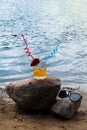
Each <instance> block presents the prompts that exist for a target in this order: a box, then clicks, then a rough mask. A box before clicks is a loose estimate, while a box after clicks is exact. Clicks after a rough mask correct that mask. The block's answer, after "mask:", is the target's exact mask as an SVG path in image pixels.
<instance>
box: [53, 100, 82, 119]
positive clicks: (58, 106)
mask: <svg viewBox="0 0 87 130" xmlns="http://www.w3.org/2000/svg"><path fill="white" fill-rule="evenodd" d="M80 104H81V100H79V101H78V102H72V101H71V100H70V99H69V98H60V99H58V100H57V102H56V103H55V104H54V105H53V106H52V108H51V110H52V112H53V113H55V114H56V115H58V116H60V117H64V118H67V119H70V118H71V117H72V116H73V115H74V114H75V112H76V111H77V110H78V108H79V107H80Z"/></svg>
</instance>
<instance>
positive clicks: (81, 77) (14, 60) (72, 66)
mask: <svg viewBox="0 0 87 130" xmlns="http://www.w3.org/2000/svg"><path fill="white" fill-rule="evenodd" d="M86 12H87V1H86V0H73V1H71V0H44V1H42V0H21V2H20V0H1V1H0V86H3V85H6V84H7V83H9V82H12V81H15V80H20V79H25V78H29V77H32V68H31V67H30V66H29V63H30V61H31V59H30V58H28V57H27V56H26V54H25V51H24V49H23V48H24V43H23V41H22V38H21V34H22V33H24V34H25V37H26V39H27V41H28V43H29V47H30V49H31V52H32V53H33V55H34V56H35V57H39V58H40V59H44V58H46V57H47V55H49V53H50V51H51V50H53V49H54V47H55V46H56V45H57V43H58V41H59V40H60V39H61V36H63V35H64V36H65V39H64V40H63V41H62V43H61V44H60V47H59V49H58V50H57V52H56V54H55V55H54V57H52V58H50V59H48V61H47V64H48V74H50V75H54V76H56V77H58V78H60V79H61V82H62V84H64V85H75V86H80V87H81V88H85V89H87V88H86V86H87V13H86Z"/></svg>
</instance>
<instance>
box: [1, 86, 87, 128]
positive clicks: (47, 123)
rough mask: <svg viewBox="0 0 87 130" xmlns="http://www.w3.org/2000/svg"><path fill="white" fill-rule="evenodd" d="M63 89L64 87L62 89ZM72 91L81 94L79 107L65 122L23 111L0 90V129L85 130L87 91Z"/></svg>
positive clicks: (86, 124) (57, 118)
mask: <svg viewBox="0 0 87 130" xmlns="http://www.w3.org/2000/svg"><path fill="white" fill-rule="evenodd" d="M64 88H65V87H64ZM67 89H73V91H77V92H79V93H81V94H82V96H83V99H82V102H81V106H80V108H79V109H78V111H77V112H76V114H75V115H74V116H73V117H72V118H71V119H70V120H66V119H63V118H59V117H57V116H55V115H54V114H52V113H51V112H48V113H46V114H41V113H39V114H36V113H32V114H31V113H29V112H26V111H23V110H22V109H20V108H18V107H17V105H16V104H15V102H14V101H13V100H12V99H10V98H9V96H8V95H7V93H6V92H5V89H3V88H0V129H3V130H15V129H16V130H25V129H26V130H73V129H74V130H77V129H78V130H87V91H84V90H82V89H80V88H78V89H74V88H68V87H67Z"/></svg>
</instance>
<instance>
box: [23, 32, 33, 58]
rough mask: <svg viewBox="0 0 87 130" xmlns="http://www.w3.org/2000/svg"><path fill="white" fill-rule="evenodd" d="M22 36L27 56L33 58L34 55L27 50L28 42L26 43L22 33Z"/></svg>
mask: <svg viewBox="0 0 87 130" xmlns="http://www.w3.org/2000/svg"><path fill="white" fill-rule="evenodd" d="M22 38H23V41H24V43H25V45H26V47H25V48H24V50H25V51H26V54H27V56H30V57H31V58H32V59H33V60H34V57H33V56H32V54H31V52H30V50H29V47H28V43H27V41H26V39H25V38H24V34H22Z"/></svg>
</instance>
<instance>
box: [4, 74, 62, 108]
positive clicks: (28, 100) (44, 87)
mask: <svg viewBox="0 0 87 130" xmlns="http://www.w3.org/2000/svg"><path fill="white" fill-rule="evenodd" d="M60 88H61V83H60V80H59V79H57V78H55V77H51V76H48V77H47V78H46V79H44V80H36V79H33V78H30V79H27V80H21V81H17V82H13V83H10V84H8V85H7V86H6V92H7V94H8V95H9V96H10V97H11V98H12V99H13V100H14V101H15V102H16V103H17V104H18V106H20V107H21V108H23V109H29V110H46V109H49V108H50V107H51V106H52V105H53V104H54V103H55V101H56V96H57V94H58V92H59V90H60Z"/></svg>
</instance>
